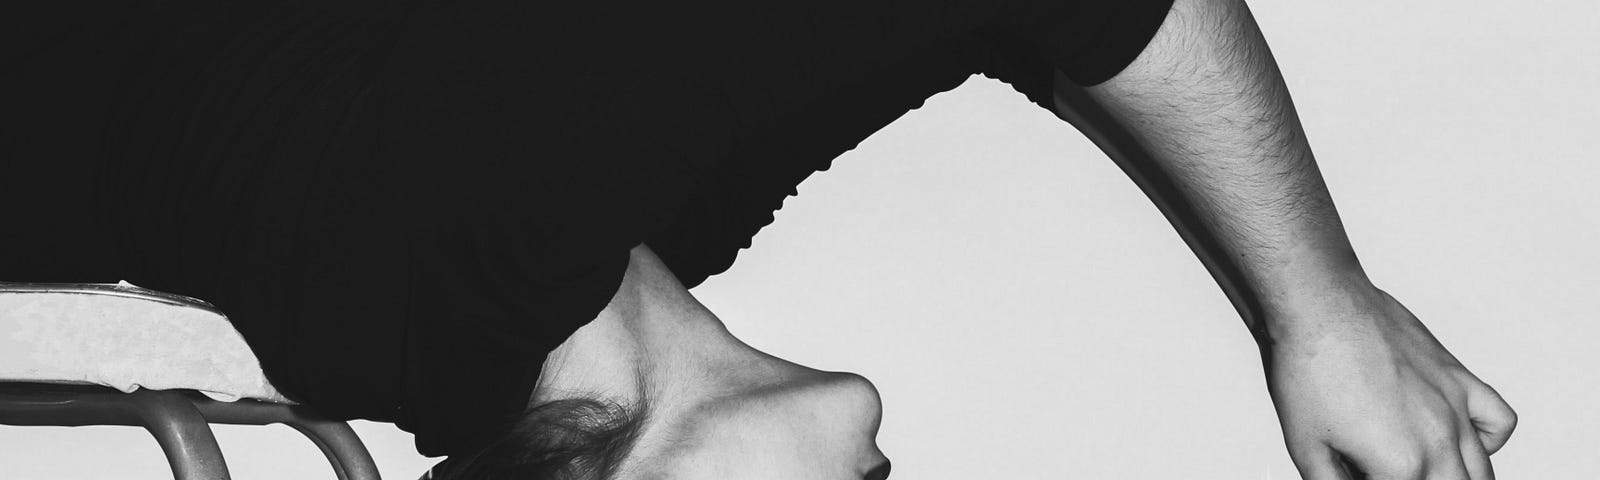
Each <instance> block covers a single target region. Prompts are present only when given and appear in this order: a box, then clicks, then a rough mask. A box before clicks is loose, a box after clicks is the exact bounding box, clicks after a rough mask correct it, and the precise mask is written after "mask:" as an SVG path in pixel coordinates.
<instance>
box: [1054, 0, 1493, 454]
mask: <svg viewBox="0 0 1600 480" xmlns="http://www.w3.org/2000/svg"><path fill="white" fill-rule="evenodd" d="M1055 83H1056V88H1055V97H1056V98H1055V104H1056V107H1057V109H1056V111H1057V114H1058V115H1059V116H1060V117H1061V118H1062V119H1064V120H1066V121H1068V122H1070V123H1072V124H1073V125H1074V126H1075V127H1077V128H1078V129H1079V130H1081V131H1083V132H1084V133H1085V134H1086V135H1087V136H1088V137H1089V138H1091V139H1092V140H1094V142H1095V143H1096V144H1097V145H1099V146H1100V147H1101V148H1102V149H1103V150H1105V151H1106V153H1107V154H1108V155H1109V156H1110V157H1111V158H1113V159H1114V160H1115V161H1116V162H1117V163H1118V164H1119V165H1120V166H1121V167H1122V168H1123V170H1124V171H1126V172H1127V173H1128V175H1129V176H1130V177H1131V178H1132V179H1133V180H1134V181H1135V182H1136V183H1137V184H1138V185H1139V186H1140V188H1142V189H1143V190H1144V191H1145V193H1146V194H1147V195H1149V197H1150V198H1151V200H1152V201H1154V202H1155V203H1156V205H1157V206H1158V207H1160V208H1161V210H1162V212H1163V213H1164V214H1165V215H1166V216H1167V217H1168V219H1169V220H1171V221H1172V223H1173V225H1174V227H1175V228H1176V229H1177V230H1178V231H1179V233H1180V234H1181V235H1182V236H1183V238H1184V240H1185V241H1186V242H1187V243H1188V244H1189V246H1190V247H1191V248H1192V249H1193V250H1194V252H1195V254H1196V255H1197V256H1198V257H1199V258H1200V259H1201V261H1202V262H1203V263H1204V264H1205V265H1206V268H1207V269H1208V270H1209V271H1210V272H1211V273H1212V276H1213V277H1214V278H1216V280H1217V282H1218V284H1219V285H1221V286H1222V289H1223V291H1224V292H1225V293H1226V294H1227V295H1228V297H1229V299H1230V300H1232V302H1233V304H1234V306H1235V307H1236V308H1237V309H1238V311H1239V314H1240V316H1241V317H1242V318H1243V320H1244V321H1245V323H1246V325H1247V326H1248V328H1249V329H1250V331H1251V332H1252V334H1253V335H1254V336H1255V338H1256V339H1257V342H1258V344H1259V345H1260V347H1261V353H1262V360H1263V364H1264V367H1265V369H1266V373H1267V380H1268V389H1269V391H1270V393H1271V394H1272V396H1273V401H1274V404H1275V405H1276V407H1277V413H1278V416H1279V420H1280V423H1281V424H1282V426H1283V429H1284V437H1285V441H1286V443H1287V445H1288V447H1289V452H1290V454H1291V456H1292V457H1294V460H1295V464H1296V465H1297V466H1298V467H1299V468H1300V471H1301V473H1302V475H1303V476H1305V477H1306V478H1309V479H1314V480H1322V479H1335V478H1363V477H1361V476H1358V475H1357V473H1356V471H1360V472H1365V473H1366V474H1370V475H1373V476H1374V477H1375V478H1403V479H1423V478H1427V479H1445V478H1448V479H1469V478H1470V479H1473V480H1486V479H1490V478H1493V473H1492V467H1491V466H1490V464H1489V461H1488V455H1489V454H1490V453H1492V452H1494V451H1495V450H1498V449H1499V448H1500V447H1501V445H1503V444H1504V443H1505V441H1506V439H1507V438H1508V437H1509V435H1510V433H1511V430H1512V428H1513V427H1514V425H1515V420H1516V417H1515V413H1514V412H1512V411H1511V409H1510V407H1509V406H1507V405H1506V404H1505V402H1504V400H1502V399H1501V398H1500V397H1499V395H1498V393H1495V392H1494V390H1493V389H1492V388H1490V387H1489V386H1488V385H1487V384H1484V383H1483V382H1482V381H1479V380H1478V379H1477V378H1476V377H1474V376H1473V375H1472V374H1471V373H1470V372H1468V371H1467V370H1466V369H1465V368H1464V367H1462V366H1461V364H1460V362H1459V361H1457V360H1456V359H1455V357H1454V356H1452V355H1450V353H1449V352H1448V351H1447V350H1445V349H1444V347H1443V346H1442V345H1440V344H1439V343H1438V341H1437V340H1435V339H1434V338H1433V336H1432V334H1431V333H1429V332H1428V331H1427V329H1426V328H1425V327H1423V326H1422V324H1421V322H1420V321H1418V320H1417V319H1416V318H1415V317H1414V316H1412V315H1411V314H1410V312H1409V311H1407V310H1406V309H1405V308H1404V307H1403V306H1401V305H1400V304H1399V303H1398V302H1397V301H1395V300H1394V299H1393V298H1392V297H1389V296H1388V294H1387V293H1384V292H1383V291H1381V290H1379V289H1377V288H1376V287H1374V286H1373V285H1372V283H1371V282H1370V281H1368V279H1367V276H1366V274H1365V273H1364V272H1363V271H1362V269H1361V266H1360V263H1359V262H1358V261H1357V260H1356V256H1355V253H1354V251H1353V250H1352V249H1351V247H1350V243H1349V240H1348V238H1347V237H1346V235H1345V232H1344V228H1343V225H1342V223H1341V222H1340V220H1339V215H1338V212H1337V211H1336V210H1335V208H1334V204H1333V200H1332V198H1331V197H1330V195H1329V193H1328V190H1327V187H1326V185H1325V184H1324V182H1323V179H1322V175H1321V173H1320V172H1319V171H1318V170H1317V165H1316V159H1315V157H1314V156H1313V155H1312V152H1311V148H1310V145H1309V142H1308V141H1307V138H1306V135H1305V132H1304V130H1303V129H1302V127H1301V124H1300V121H1299V118H1298V115H1297V112H1296V111H1295V108H1294V104H1293V102H1292V101H1291V100H1290V97H1289V92H1288V89H1287V88H1286V87H1285V84H1284V81H1283V78H1282V75H1281V74H1280V73H1279V71H1278V67H1277V64H1276V63H1275V62H1274V60H1273V58H1272V53H1271V52H1270V51H1269V49H1268V48H1267V43H1266V40H1265V39H1264V38H1263V36H1262V34H1261V31H1260V29H1259V28H1258V27H1257V26H1256V23H1255V20H1254V18H1253V17H1252V16H1251V14H1250V12H1249V9H1248V8H1247V6H1246V5H1245V3H1244V2H1243V0H1177V1H1176V2H1175V3H1174V6H1173V9H1172V11H1171V12H1169V14H1168V17H1167V19H1166V21H1165V22H1164V23H1163V25H1162V27H1161V29H1160V30H1159V31H1158V32H1157V33H1156V35H1155V37H1154V38H1153V40H1152V41H1151V43H1150V45H1149V46H1147V47H1146V48H1145V50H1144V51H1143V52H1142V53H1141V54H1140V55H1139V57H1138V58H1137V59H1135V60H1134V62H1133V63H1132V64H1131V65H1129V66H1128V67H1127V68H1126V69H1125V70H1124V71H1122V72H1121V73H1119V74H1117V76H1115V77H1113V78H1112V79H1110V80H1108V81H1106V82H1105V83H1102V84H1099V85H1095V86H1091V87H1087V88H1083V87H1079V86H1077V85H1075V84H1073V83H1072V82H1071V81H1070V80H1068V79H1067V78H1065V77H1064V76H1060V75H1059V74H1058V76H1057V78H1056V82H1055Z"/></svg>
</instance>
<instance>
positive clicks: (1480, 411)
mask: <svg viewBox="0 0 1600 480" xmlns="http://www.w3.org/2000/svg"><path fill="white" fill-rule="evenodd" d="M1355 297H1356V300H1353V301H1346V302H1342V303H1341V304H1340V306H1339V307H1338V308H1333V309H1328V308H1323V309H1321V310H1322V311H1323V312H1324V313H1323V314H1321V315H1317V316H1318V317H1321V318H1306V319H1298V320H1301V321H1292V322H1283V323H1281V324H1283V325H1291V326H1288V327H1284V328H1283V329H1282V330H1283V331H1282V332H1281V333H1280V332H1276V331H1275V332H1274V339H1275V341H1274V342H1273V343H1272V344H1270V345H1267V346H1264V347H1263V349H1262V360H1263V362H1264V363H1265V367H1266V373H1267V387H1268V390H1269V391H1270V392H1271V395H1272V401H1273V404H1274V405H1275V406H1276V409H1277V412H1278V421H1279V423H1280V424H1282V426H1283V436H1284V441H1285V442H1286V443H1287V445H1288V447H1289V455H1290V457H1292V458H1293V459H1294V464H1295V466H1296V467H1297V468H1298V469H1299V470H1300V475H1301V476H1302V477H1304V478H1305V479H1306V480H1336V479H1338V480H1359V479H1368V478H1370V479H1377V480H1391V479H1393V480H1413V479H1415V480H1492V479H1493V478H1494V469H1493V467H1492V466H1491V465H1490V463H1489V455H1491V454H1493V453H1494V452H1496V451H1498V450H1500V447H1502V446H1504V445H1505V443H1506V440H1507V439H1508V438H1509V437H1510V436H1511V431H1512V429H1514V428H1515V427H1516V424H1517V415H1516V412H1514V411H1512V410H1511V406H1510V405H1507V404H1506V402H1505V400H1504V399H1502V398H1500V394H1499V393H1497V392H1495V390H1494V389H1493V388H1490V387H1489V385H1488V384H1485V383H1483V381H1481V380H1478V377H1476V376H1474V375H1473V374H1472V372H1469V371H1467V369H1466V367H1463V366H1462V365H1461V362H1460V361H1458V360H1456V358H1455V356H1453V355H1451V354H1450V352H1449V351H1447V350H1445V348H1444V346H1443V345H1440V344H1439V341H1438V340H1436V339H1435V338H1434V337H1433V334H1432V333H1430V332H1428V329H1427V328H1426V327H1423V325H1422V322H1420V321H1418V320H1417V318H1416V317H1415V316H1414V315H1412V314H1411V312H1410V311H1408V310H1406V308H1405V307H1404V306H1402V305H1400V303H1399V302H1397V301H1395V300H1394V298H1392V297H1390V296H1389V295H1388V294H1387V293H1384V292H1383V291H1381V290H1378V289H1376V288H1373V289H1371V291H1370V292H1366V293H1364V294H1362V295H1356V296H1355ZM1330 310H1331V311H1333V313H1332V314H1331V315H1330V314H1327V313H1326V312H1328V311H1330Z"/></svg>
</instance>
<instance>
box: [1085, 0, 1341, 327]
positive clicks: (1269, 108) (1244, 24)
mask: <svg viewBox="0 0 1600 480" xmlns="http://www.w3.org/2000/svg"><path fill="white" fill-rule="evenodd" d="M1056 86H1057V88H1056V92H1057V95H1056V97H1057V98H1056V105H1057V107H1058V109H1057V110H1058V114H1060V115H1061V116H1062V118H1064V119H1066V120H1068V121H1069V122H1071V123H1073V124H1074V125H1075V126H1077V127H1078V128H1079V129H1080V130H1083V131H1084V133H1085V134H1087V135H1088V136H1089V137H1090V138H1091V139H1093V140H1094V141H1095V142H1096V143H1097V144H1098V145H1099V146H1100V147H1101V148H1102V149H1103V150H1105V151H1106V152H1107V154H1109V155H1110V156H1111V157H1112V158H1113V159H1114V160H1116V161H1117V163H1118V164H1119V165H1120V166H1121V167H1122V168H1123V169H1124V170H1125V171H1126V172H1127V173H1128V175H1129V176H1130V177H1131V178H1132V179H1133V180H1134V181H1135V182H1137V183H1138V184H1139V186H1140V187H1141V188H1142V189H1143V190H1144V191H1145V192H1146V193H1147V194H1148V195H1149V196H1150V198H1151V199H1152V200H1153V201H1154V202H1155V203H1156V205H1157V206H1159V207H1160V208H1161V210H1162V212H1163V213H1164V214H1165V215H1166V216H1167V217H1168V219H1169V220H1171V221H1172V223H1173V225H1174V226H1175V227H1176V228H1177V229H1178V231H1179V233H1180V234H1182V235H1183V237H1184V240H1185V241H1186V242H1187V243H1188V244H1189V246H1190V247H1191V248H1192V249H1194V251H1195V253H1196V255H1197V256H1198V257H1199V258H1200V259H1201V261H1202V262H1204V263H1205V265H1206V267H1207V269H1209V270H1210V271H1211V273H1212V275H1213V276H1214V277H1215V278H1216V279H1217V282H1218V283H1219V284H1220V285H1221V286H1222V288H1223V290H1224V291H1225V292H1227V294H1228V297H1229V299H1230V300H1232V301H1233V303H1234V306H1235V307H1236V308H1238V309H1239V313H1240V315H1241V317H1243V318H1244V320H1245V322H1246V324H1247V325H1248V326H1249V327H1250V329H1251V331H1252V332H1253V333H1254V334H1255V335H1256V336H1257V339H1258V340H1264V339H1267V338H1269V335H1271V336H1277V335H1281V334H1282V333H1283V331H1285V330H1288V325H1284V323H1286V322H1300V321H1305V320H1304V319H1306V318H1309V317H1312V316H1313V315H1307V314H1306V313H1308V312H1306V310H1309V309H1314V308H1321V306H1331V307H1332V308H1337V304H1340V303H1347V302H1344V301H1343V300H1345V299H1342V298H1339V297H1340V295H1343V294H1347V293H1349V292H1351V291H1353V290H1360V289H1361V288H1370V284H1367V283H1366V277H1365V274H1364V273H1362V271H1361V267H1360V264H1359V263H1358V262H1357V261H1356V257H1355V254H1354V252H1353V251H1352V250H1351V247H1350V244H1349V240H1348V239H1347V237H1346V235H1345V232H1344V227H1343V225H1342V224H1341V222H1340V220H1339V215H1338V212H1337V211H1336V210H1335V209H1334V205H1333V201H1332V199H1331V197H1330V196H1329V194H1328V191H1327V188H1326V186H1325V185H1324V183H1323V179H1322V175H1321V173H1320V172H1319V171H1318V169H1317V165H1316V161H1315V158H1314V156H1313V155H1312V152H1311V148H1310V145H1309V143H1308V142H1307V140H1306V136H1305V133H1304V131H1303V130H1302V127H1301V125H1300V121H1299V118H1298V117H1297V115H1296V112H1295V109H1294V105H1293V103H1292V102H1291V100H1290V97H1289V93H1288V90H1287V88H1286V87H1285V85H1284V81H1283V78H1282V76H1281V74H1280V73H1279V71H1278V68H1277V65H1276V63H1275V62H1274V61H1273V59H1272V54H1271V52H1270V51H1269V50H1268V48H1267V44H1266V41H1265V39H1264V38H1263V37H1262V35H1261V32H1260V30H1259V29H1258V28H1257V26H1256V24H1255V21H1254V19H1253V18H1251V16H1250V13H1249V11H1248V9H1247V8H1246V6H1245V5H1244V3H1243V2H1242V1H1238V0H1178V1H1177V2H1175V4H1174V6H1173V11H1172V12H1170V13H1169V17H1168V18H1167V20H1166V21H1165V22H1164V24H1163V25H1162V27H1161V29H1160V30H1159V31H1158V32H1157V33H1156V35H1155V37H1154V38H1153V39H1152V41H1151V42H1150V45H1149V46H1147V47H1146V48H1145V50H1144V52H1143V53H1141V54H1140V55H1139V57H1138V58H1137V59H1136V60H1134V62H1133V63H1132V64H1131V65H1129V66H1128V67H1127V68H1126V69H1125V70H1124V71H1123V72H1121V73H1119V74H1118V75H1117V76H1116V77H1114V78H1112V79H1111V80H1109V81H1107V82H1105V83H1102V84H1100V85H1096V86H1093V87H1088V88H1081V87H1077V86H1076V85H1073V84H1071V82H1070V81H1068V80H1067V79H1065V78H1064V77H1058V78H1057V81H1056Z"/></svg>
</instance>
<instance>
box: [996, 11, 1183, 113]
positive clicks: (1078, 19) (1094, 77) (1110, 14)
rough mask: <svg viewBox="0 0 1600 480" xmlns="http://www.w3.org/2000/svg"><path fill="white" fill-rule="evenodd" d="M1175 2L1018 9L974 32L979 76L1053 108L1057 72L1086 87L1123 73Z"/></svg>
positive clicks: (1041, 104)
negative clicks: (1053, 83)
mask: <svg viewBox="0 0 1600 480" xmlns="http://www.w3.org/2000/svg"><path fill="white" fill-rule="evenodd" d="M1172 2H1173V0H1128V1H1119V2H1111V1H1096V2H1067V1H1051V2H1046V3H1048V4H1047V5H1036V6H1035V7H1033V8H1025V9H1018V10H1016V13H1013V14H1012V16H1013V18H1011V19H1008V20H1006V21H1001V22H996V23H995V24H992V25H988V26H986V27H984V28H981V29H978V30H977V31H975V32H973V38H974V40H975V41H976V43H977V45H978V47H979V50H980V53H979V55H977V57H976V58H977V59H978V62H979V65H977V67H976V70H977V72H978V73H981V74H984V75H986V76H988V77H991V78H995V79H998V80H1001V81H1003V82H1006V83H1008V84H1010V85H1011V86H1012V87H1013V88H1015V89H1016V90H1017V91H1019V92H1022V93H1023V94H1024V95H1027V96H1028V99H1029V100H1032V101H1033V102H1034V103H1036V104H1039V105H1040V106H1043V107H1045V108H1050V103H1051V100H1050V99H1051V92H1050V89H1051V81H1052V78H1053V77H1054V75H1053V74H1054V71H1055V70H1060V71H1061V73H1062V74H1064V75H1066V76H1067V77H1068V78H1070V79H1072V81H1073V82H1075V83H1077V84H1078V85H1082V86H1093V85H1098V84H1100V83H1104V82H1105V81H1106V80H1110V79H1111V77H1114V76H1116V75H1117V74H1118V73H1121V72H1122V70H1123V69H1124V68H1127V66H1128V64H1131V63H1133V60H1134V58H1136V57H1138V56H1139V53H1140V52H1142V51H1144V48H1145V46H1146V45H1148V44H1149V43H1150V40H1151V38H1153V37H1155V33H1156V30H1158V29H1160V27H1161V24H1162V22H1163V21H1164V20H1165V19H1166V17H1167V12H1168V11H1169V10H1171V9H1172Z"/></svg>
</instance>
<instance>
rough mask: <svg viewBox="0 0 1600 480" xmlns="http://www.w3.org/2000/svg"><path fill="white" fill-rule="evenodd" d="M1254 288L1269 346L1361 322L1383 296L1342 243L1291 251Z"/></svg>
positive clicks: (1304, 247) (1309, 246) (1302, 247)
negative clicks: (1347, 322) (1351, 321)
mask: <svg viewBox="0 0 1600 480" xmlns="http://www.w3.org/2000/svg"><path fill="white" fill-rule="evenodd" d="M1264 277H1265V278H1262V279H1261V282H1260V283H1259V284H1258V286H1257V290H1256V291H1257V293H1258V295H1259V297H1258V298H1259V299H1260V302H1261V313H1262V314H1263V318H1262V325H1261V327H1262V328H1263V329H1264V330H1265V333H1266V334H1267V335H1268V337H1269V338H1270V339H1271V340H1272V341H1274V342H1277V341H1282V340H1285V339H1289V338H1292V337H1303V336H1306V335H1315V334H1316V333H1317V332H1322V331H1325V330H1326V327H1329V326H1331V325H1332V324H1334V323H1337V322H1340V321H1342V320H1341V319H1351V318H1362V317H1367V315H1363V313H1370V310H1371V309H1373V308H1374V307H1375V306H1377V305H1379V302H1378V301H1377V300H1378V299H1380V298H1382V297H1383V296H1384V294H1383V292H1382V291H1380V290H1379V289H1378V288H1377V286H1375V285H1373V284H1372V281H1371V280H1370V279H1369V278H1368V277H1367V274H1366V272H1365V271H1364V270H1363V269H1362V268H1361V264H1360V262H1359V261H1357V260H1356V256H1355V253H1354V251H1352V250H1351V249H1350V248H1349V246H1348V244H1347V243H1346V244H1345V245H1343V246H1342V248H1317V247H1315V246H1311V245H1305V246H1301V247H1297V248H1295V249H1293V250H1292V251H1291V252H1289V255H1286V256H1285V257H1284V261H1282V262H1279V263H1278V264H1276V265H1274V266H1273V268H1270V269H1267V273H1266V275H1265V276H1264Z"/></svg>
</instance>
